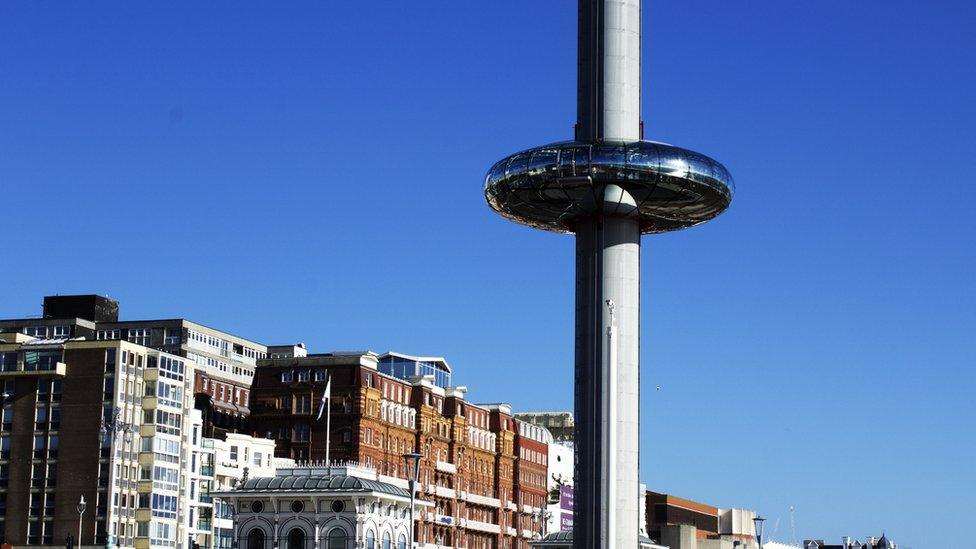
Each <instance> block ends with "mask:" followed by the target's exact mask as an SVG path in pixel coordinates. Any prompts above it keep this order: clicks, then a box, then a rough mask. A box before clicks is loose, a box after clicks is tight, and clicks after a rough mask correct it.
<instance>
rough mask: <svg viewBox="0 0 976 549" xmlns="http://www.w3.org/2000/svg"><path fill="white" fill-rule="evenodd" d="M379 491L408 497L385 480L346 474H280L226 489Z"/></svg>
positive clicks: (242, 491) (237, 490) (252, 490)
mask: <svg viewBox="0 0 976 549" xmlns="http://www.w3.org/2000/svg"><path fill="white" fill-rule="evenodd" d="M319 491H322V492H326V491H328V492H349V493H357V492H380V493H383V494H389V495H391V496H400V497H405V498H409V497H410V492H407V491H406V490H404V489H403V488H400V487H399V486H394V485H392V484H388V483H386V482H379V481H376V480H369V479H365V478H359V477H351V476H348V475H334V476H326V475H282V476H276V477H264V478H251V479H248V480H247V481H245V482H244V486H240V487H238V488H235V489H234V490H230V491H228V493H230V494H247V493H269V492H319Z"/></svg>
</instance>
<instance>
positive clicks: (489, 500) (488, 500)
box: [463, 492, 502, 507]
mask: <svg viewBox="0 0 976 549" xmlns="http://www.w3.org/2000/svg"><path fill="white" fill-rule="evenodd" d="M463 499H465V500H466V501H470V502H471V503H476V504H478V505H487V506H489V507H501V506H502V502H501V500H500V499H498V498H493V497H488V496H479V495H478V494H472V493H470V492H465V493H464V498H463Z"/></svg>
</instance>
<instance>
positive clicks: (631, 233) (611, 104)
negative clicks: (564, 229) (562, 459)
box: [573, 0, 643, 549]
mask: <svg viewBox="0 0 976 549" xmlns="http://www.w3.org/2000/svg"><path fill="white" fill-rule="evenodd" d="M579 10H580V12H579V90H578V112H577V117H578V119H577V127H576V139H577V140H579V141H597V140H605V141H636V140H639V139H640V138H641V135H640V133H641V131H640V22H641V21H640V19H641V2H640V0H580V3H579ZM595 191H596V192H597V194H598V195H601V196H608V197H609V196H610V195H611V194H614V193H616V194H614V196H615V197H617V198H616V199H615V202H619V194H620V193H623V194H626V192H625V191H622V190H621V189H619V188H614V189H610V188H608V189H606V190H603V189H595ZM601 211H602V208H601V207H600V205H599V204H598V205H597V208H596V212H595V213H594V215H593V216H592V217H591V218H589V219H585V220H582V221H580V222H579V223H578V224H577V225H576V227H575V231H576V368H575V371H576V374H575V375H576V380H575V381H576V395H575V406H576V410H575V414H576V468H577V470H576V475H575V484H576V487H575V491H576V494H575V500H576V501H575V504H574V506H575V509H576V517H575V519H574V531H573V538H574V542H573V545H574V547H576V548H586V549H636V548H637V537H638V533H639V531H640V522H641V520H643V517H641V516H640V506H639V501H640V500H639V498H640V493H639V486H640V484H639V482H640V481H639V475H638V461H639V444H638V442H639V438H640V437H639V430H638V419H639V403H640V400H639V399H640V396H639V381H640V376H639V366H640V358H639V357H640V236H641V233H640V224H639V221H638V219H637V218H636V217H633V216H626V215H624V216H620V217H617V216H615V215H613V214H608V215H603V214H602V213H600V212H601ZM607 211H608V212H609V211H618V210H617V209H613V210H607Z"/></svg>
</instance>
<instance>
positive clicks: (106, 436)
mask: <svg viewBox="0 0 976 549" xmlns="http://www.w3.org/2000/svg"><path fill="white" fill-rule="evenodd" d="M119 433H122V434H123V440H124V441H125V442H126V443H129V442H132V426H131V425H129V424H128V423H126V422H125V421H123V419H122V410H120V409H119V408H115V410H114V411H113V412H112V417H106V418H103V419H102V426H101V428H99V430H98V442H99V443H100V444H101V445H102V446H104V445H105V442H106V441H108V450H109V451H108V459H109V464H111V463H112V461H113V460H114V459H115V454H114V453H113V451H112V445H113V444H114V443H115V437H116V435H118V434H119ZM111 470H112V467H111V466H109V471H110V473H109V474H111ZM79 538H80V535H79ZM78 543H79V546H80V544H81V540H80V539H79V541H78ZM114 547H115V536H114V535H113V534H112V530H111V529H110V528H106V535H105V549H113V548H114Z"/></svg>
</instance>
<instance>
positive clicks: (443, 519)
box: [427, 513, 454, 526]
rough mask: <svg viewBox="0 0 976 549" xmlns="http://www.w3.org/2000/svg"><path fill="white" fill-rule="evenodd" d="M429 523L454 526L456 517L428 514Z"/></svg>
mask: <svg viewBox="0 0 976 549" xmlns="http://www.w3.org/2000/svg"><path fill="white" fill-rule="evenodd" d="M427 522H433V523H436V524H444V525H446V526H454V517H452V516H451V515H441V514H438V513H427Z"/></svg>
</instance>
